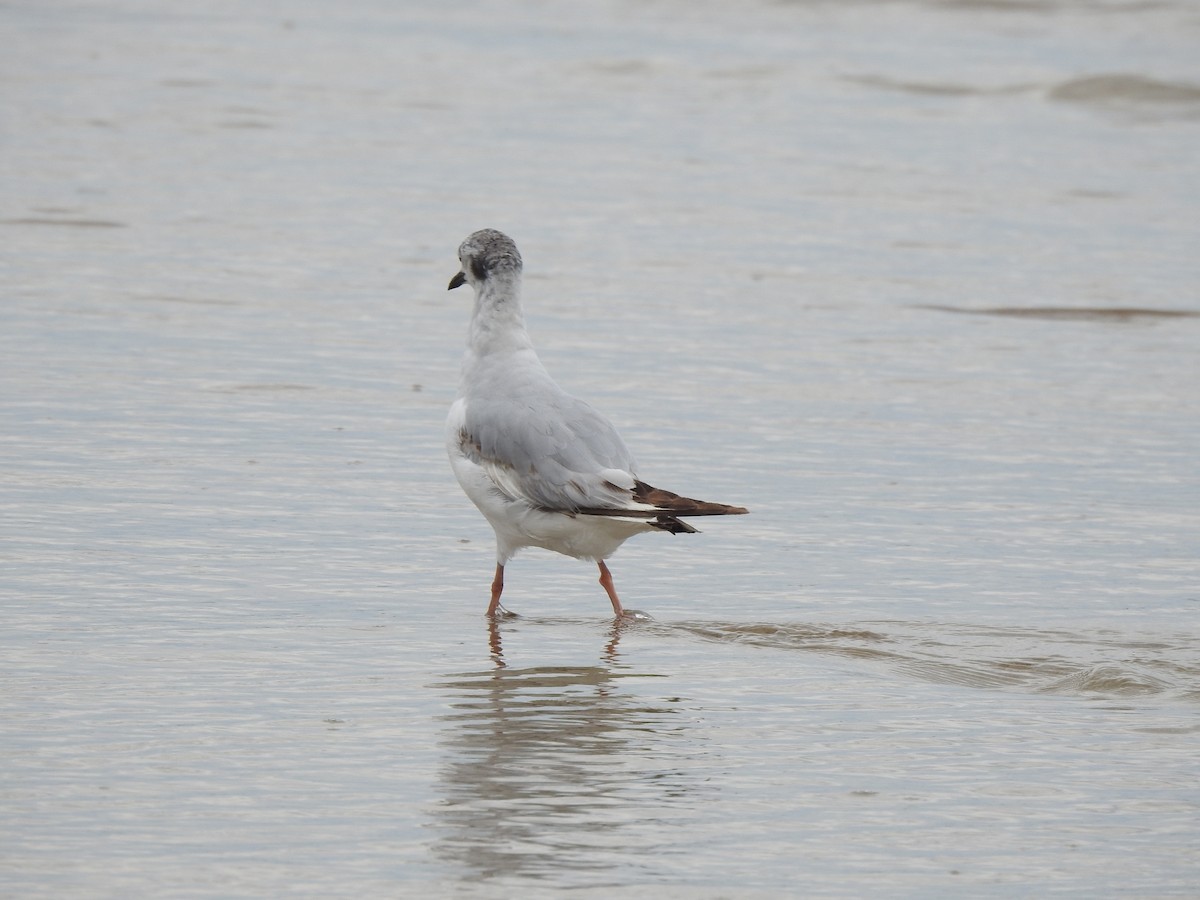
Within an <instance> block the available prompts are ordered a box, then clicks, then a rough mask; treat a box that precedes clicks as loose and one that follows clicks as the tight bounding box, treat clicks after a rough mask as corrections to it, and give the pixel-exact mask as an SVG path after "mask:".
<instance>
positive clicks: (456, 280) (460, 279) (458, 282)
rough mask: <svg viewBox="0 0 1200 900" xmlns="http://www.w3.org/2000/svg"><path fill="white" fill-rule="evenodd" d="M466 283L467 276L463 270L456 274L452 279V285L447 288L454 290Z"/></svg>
mask: <svg viewBox="0 0 1200 900" xmlns="http://www.w3.org/2000/svg"><path fill="white" fill-rule="evenodd" d="M466 283H467V276H466V275H464V274H463V273H462V272H459V273H458V274H457V275H455V276H454V277H453V278H451V279H450V287H448V288H446V290H448V291H452V290H454V289H455V288H456V287H462V286H463V285H464V284H466Z"/></svg>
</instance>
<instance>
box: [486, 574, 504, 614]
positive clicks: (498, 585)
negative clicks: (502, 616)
mask: <svg viewBox="0 0 1200 900" xmlns="http://www.w3.org/2000/svg"><path fill="white" fill-rule="evenodd" d="M502 593H504V566H502V565H500V563H496V577H495V578H493V579H492V602H491V603H490V604H489V605H488V611H487V614H488V615H489V616H492V617H494V616H495V615H496V610H498V609H500V595H501V594H502Z"/></svg>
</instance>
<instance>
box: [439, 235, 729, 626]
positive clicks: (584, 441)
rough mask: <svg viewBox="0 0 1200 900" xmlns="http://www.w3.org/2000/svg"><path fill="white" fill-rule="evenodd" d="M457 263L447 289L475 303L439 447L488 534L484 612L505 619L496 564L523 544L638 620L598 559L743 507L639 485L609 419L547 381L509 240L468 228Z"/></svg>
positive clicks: (516, 255)
mask: <svg viewBox="0 0 1200 900" xmlns="http://www.w3.org/2000/svg"><path fill="white" fill-rule="evenodd" d="M458 259H459V263H460V269H459V271H458V272H457V273H456V274H455V275H454V277H453V278H451V279H450V285H449V287H448V288H447V290H454V289H455V288H458V287H461V286H462V285H464V284H469V285H470V286H471V287H472V288H474V290H475V304H474V309H473V312H472V314H471V321H470V325H469V327H468V329H467V349H466V354H465V356H464V359H463V366H462V377H461V381H460V384H459V391H458V395H457V397H456V398H455V400H454V402H453V404H452V405H451V407H450V411H449V414H448V415H447V417H446V451H447V453H448V455H449V457H450V466H451V468H452V469H453V471H454V475H455V477H456V478H457V479H458V483H459V484H460V485H461V486H462V489H463V492H464V493H465V494H466V495H467V497H469V498H470V499H471V501H472V502H473V503H474V504H475V505H476V506H477V507H478V508H479V511H480V512H481V513H483V516H484V518H486V519H487V521H488V522H489V523H490V524H491V526H492V530H493V531H495V533H496V571H495V575H494V577H493V580H492V585H491V602H490V603H489V604H488V608H487V616H488V617H489V618H492V619H495V618H497V617H498V616H505V615H511V613H509V611H508V610H506V609H505V608H504V607H503V606H502V605H501V604H500V596H501V594H502V593H503V591H504V567H505V566H506V565H507V564H508V562H509V560H511V559H512V557H513V556H514V555H515V554H516V553H517V552H518V551H520V550H522V549H524V548H526V547H542V548H544V549H547V550H552V551H555V552H557V553H562V554H565V555H566V556H570V557H574V558H575V559H580V560H586V561H590V562H594V563H596V565H597V566H598V567H599V570H600V585H601V586H602V587H603V588H604V590H605V592H606V593H607V594H608V599H609V600H610V601H611V603H612V608H613V614H614V615H615V616H616V617H617V619H622V618H637V617H639V616H642V615H644V614H640V613H636V612H634V611H633V610H627V609H626V608H625V607H623V606H622V604H621V600H620V598H619V597H618V595H617V590H616V587H615V586H614V584H613V579H612V573H611V571H610V570H609V568H608V566H607V565H606V564H605V560H606V559H608V558H609V557H610V556H612V554H613V553H615V552H616V550H617V548H618V547H620V546H621V544H623V543H624V542H625V541H626V540H628V539H629V538H631V537H633V536H634V535H635V534H641V533H644V532H651V531H665V532H669V533H671V534H691V533H694V532H696V530H697V529H695V528H693V527H692V526H691V525H689V524H688V523H687V522H685V521H684V518H685V517H688V516H727V515H742V514H744V513H746V512H748V510H746V509H745V508H743V507H740V506H729V505H726V504H723V503H710V502H706V501H703V500H693V499H691V498H689V497H683V496H680V495H679V494H675V493H672V492H671V491H667V490H662V489H660V488H656V487H652V486H651V485H649V484H647V483H646V482H644V481H642V480H641V478H640V477H639V476H638V474H637V464H636V463H635V462H634V458H633V455H632V454H631V453H630V452H629V450H628V448H627V447H626V446H625V442H624V441H623V440H622V439H621V436H620V434H618V433H617V429H616V428H615V427H614V426H613V424H612V422H610V421H609V420H608V419H607V418H605V417H604V416H603V415H601V414H600V413H599V412H597V411H596V410H595V409H594V408H593V407H592V406H591V405H589V404H588V403H586V402H584V401H583V400H580V399H577V398H576V397H573V396H571V395H570V394H568V393H567V392H566V391H564V390H563V389H562V388H561V387H559V386H558V384H557V383H556V382H555V381H554V379H553V378H551V376H550V373H549V372H548V371H547V370H546V368H545V366H543V365H542V362H541V360H540V359H538V355H537V352H536V351H535V350H534V346H533V341H532V340H531V338H530V336H529V332H528V330H527V329H526V327H525V317H524V312H523V310H522V306H521V278H522V269H523V265H524V264H523V262H522V259H521V254H520V252H519V251H518V250H517V245H516V244H515V243H514V242H513V240H512V238H510V237H508V235H506V234H503V233H502V232H500V231H496V230H495V229H492V228H485V229H483V230H480V231H476V232H474V233H473V234H471V235H470V236H469V237H467V239H466V240H464V241H463V242H462V244H461V245H460V246H459V248H458Z"/></svg>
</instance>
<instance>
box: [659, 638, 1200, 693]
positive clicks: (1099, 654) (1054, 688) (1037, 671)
mask: <svg viewBox="0 0 1200 900" xmlns="http://www.w3.org/2000/svg"><path fill="white" fill-rule="evenodd" d="M651 627H653V628H655V629H656V630H662V631H663V633H665V634H680V633H684V634H688V635H690V636H692V637H695V638H700V639H702V640H706V641H718V642H736V643H740V644H750V645H753V646H759V647H763V648H773V649H777V650H784V651H787V650H794V651H808V652H819V653H825V654H831V655H834V656H840V657H843V658H846V659H853V660H859V661H863V662H866V663H874V664H877V665H879V666H880V667H881V668H882V669H883V670H884V671H891V672H894V673H897V674H900V675H903V676H906V677H910V678H916V679H919V680H922V681H928V682H932V683H936V684H948V685H957V686H961V687H973V688H981V689H993V690H1023V691H1029V692H1033V693H1051V694H1068V695H1076V696H1096V695H1101V696H1109V697H1139V696H1150V695H1175V696H1176V697H1178V698H1180V699H1182V700H1184V701H1194V700H1195V699H1196V698H1197V697H1198V696H1200V691H1198V689H1197V682H1198V681H1200V671H1198V670H1197V669H1196V668H1195V666H1193V665H1191V664H1189V663H1187V662H1184V661H1182V660H1181V659H1180V658H1178V655H1179V654H1181V653H1182V654H1183V658H1184V659H1186V658H1189V656H1190V655H1191V654H1192V653H1193V652H1194V651H1192V650H1189V649H1188V648H1193V647H1195V640H1194V639H1190V638H1185V639H1180V640H1175V641H1170V642H1147V641H1145V640H1123V639H1120V638H1116V639H1114V638H1113V637H1101V636H1095V637H1089V636H1088V635H1082V634H1075V633H1071V632H1061V631H1038V630H1020V629H1016V630H1014V629H1011V628H986V627H973V626H954V625H938V624H917V623H903V622H889V623H883V624H882V625H881V626H879V627H876V626H874V625H872V626H871V627H869V628H861V627H850V626H829V625H802V624H779V625H769V624H762V623H759V624H718V623H678V624H675V625H666V624H659V623H655V625H653V626H651ZM1148 653H1153V656H1152V657H1148V656H1147V654H1148ZM1122 656H1128V657H1129V658H1128V659H1121V657H1122ZM1089 657H1090V658H1089ZM1148 669H1153V670H1155V671H1156V672H1158V673H1160V674H1150V672H1149V671H1147V670H1148Z"/></svg>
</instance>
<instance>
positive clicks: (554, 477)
mask: <svg viewBox="0 0 1200 900" xmlns="http://www.w3.org/2000/svg"><path fill="white" fill-rule="evenodd" d="M539 369H540V367H538V368H534V369H531V370H530V371H528V372H525V373H523V374H522V373H513V372H512V371H511V370H510V371H507V372H506V373H505V376H506V377H505V378H504V383H503V389H502V390H501V389H499V388H498V387H497V385H496V382H495V381H494V380H492V381H487V382H484V383H477V384H475V385H473V387H472V390H470V391H468V392H467V394H466V410H465V419H464V423H463V434H462V435H461V436H460V440H461V441H462V449H463V452H464V453H465V454H466V455H467V456H468V458H470V459H472V461H474V462H476V463H478V464H479V465H481V466H484V467H485V468H486V469H487V471H488V474H489V475H490V476H491V478H492V481H494V482H495V483H496V486H497V487H498V488H499V489H500V490H502V491H503V492H504V493H506V494H508V495H509V496H512V497H514V498H520V499H523V500H526V501H528V502H529V503H531V504H533V505H534V506H540V507H542V508H544V509H554V510H564V511H574V510H578V509H581V508H589V507H593V508H605V509H619V508H621V507H624V506H627V505H628V504H630V503H631V501H632V489H633V487H634V481H635V479H636V475H635V466H636V464H635V463H634V460H633V456H632V455H631V454H630V452H629V450H628V449H627V448H626V447H625V442H624V441H622V440H621V436H620V435H619V434H617V430H616V428H614V427H613V425H612V423H611V422H609V421H608V419H606V418H605V417H604V416H602V415H601V414H600V413H598V412H597V411H596V410H595V409H593V408H592V407H591V406H589V405H588V404H587V403H585V402H583V401H582V400H579V399H576V398H575V397H572V396H571V395H570V394H567V393H566V392H565V391H563V390H562V389H561V388H559V387H558V385H556V384H555V383H554V382H553V381H551V380H550V379H549V377H548V376H546V374H545V370H540V371H539ZM514 375H515V377H514Z"/></svg>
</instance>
